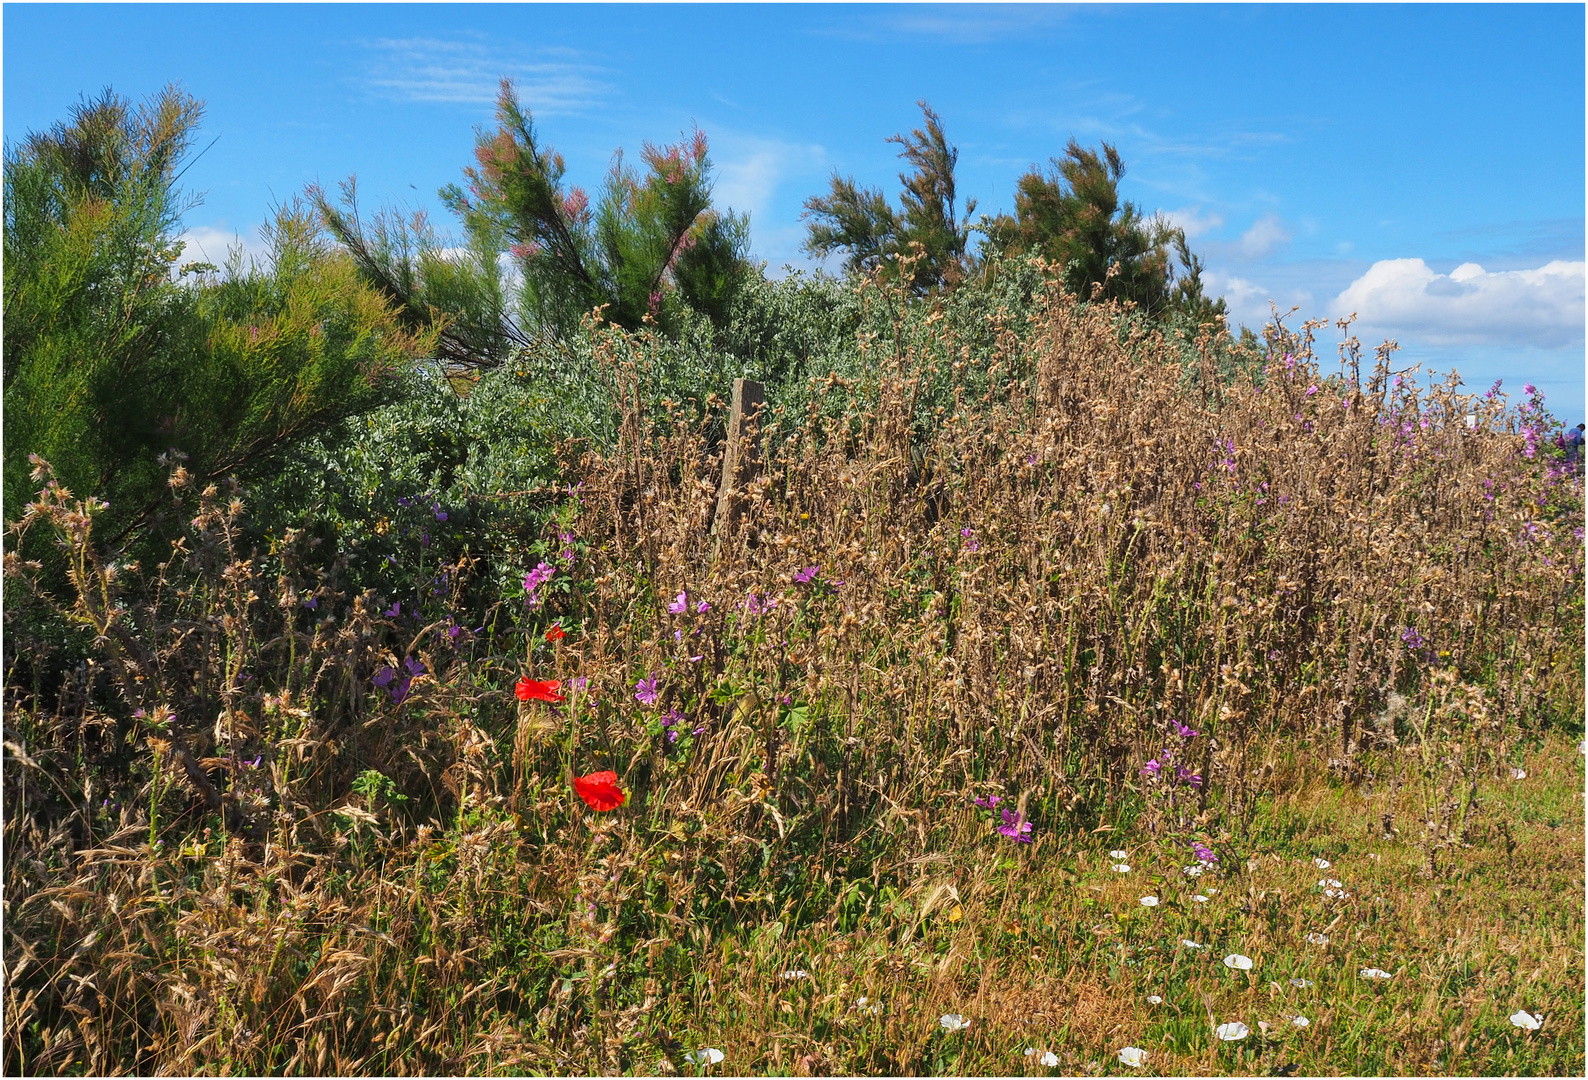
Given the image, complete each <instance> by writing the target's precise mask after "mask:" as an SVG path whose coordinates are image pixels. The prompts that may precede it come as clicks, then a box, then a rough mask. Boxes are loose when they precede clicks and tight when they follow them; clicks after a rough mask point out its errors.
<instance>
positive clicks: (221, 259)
mask: <svg viewBox="0 0 1588 1080" xmlns="http://www.w3.org/2000/svg"><path fill="white" fill-rule="evenodd" d="M177 239H179V240H181V241H182V243H183V248H182V255H181V257H180V258H178V259H177V268H178V269H180V268H181V267H182V266H183V265H184V264H186V263H193V262H207V263H213V264H214V265H215V266H216V267H218V268H220V269H223V270H224V269H225V268H226V264H227V262H228V261H229V260H230V259H231V255H232V251H233V250H234V249H236V248H241V249H242V255H243V263H244V265H245V266H246V265H247V263H248V262H249V261H250V260H253V261H255V262H259V263H264V262H265V261H266V259H268V258H269V255H270V249H269V247H267V246H266V244H265V242H264V241H263V240H262V239H260V236H259V230H258V229H257V228H252V229H249V230H248V232H247V234H246V235H244V234H243V233H242V232H240V231H239V230H237V229H233V228H229V227H228V226H227V225H226V223H225V222H224V221H221V222H217V223H216V224H214V225H196V226H194V227H193V228H191V229H188V230H187V231H186V232H184V233H183V234H182V235H181V236H180V237H178V238H177Z"/></svg>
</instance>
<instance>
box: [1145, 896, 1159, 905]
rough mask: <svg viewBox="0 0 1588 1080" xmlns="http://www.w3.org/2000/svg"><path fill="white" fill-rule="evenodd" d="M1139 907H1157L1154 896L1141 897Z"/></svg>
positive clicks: (1156, 899) (1156, 900)
mask: <svg viewBox="0 0 1588 1080" xmlns="http://www.w3.org/2000/svg"><path fill="white" fill-rule="evenodd" d="M1141 906H1142V907H1157V906H1158V898H1157V897H1156V896H1143V897H1142V898H1141Z"/></svg>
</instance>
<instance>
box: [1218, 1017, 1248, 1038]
mask: <svg viewBox="0 0 1588 1080" xmlns="http://www.w3.org/2000/svg"><path fill="white" fill-rule="evenodd" d="M1214 1033H1215V1034H1217V1035H1218V1037H1219V1038H1220V1039H1221V1040H1223V1041H1224V1042H1240V1041H1241V1040H1242V1039H1244V1038H1246V1036H1248V1035H1250V1034H1251V1033H1252V1031H1251V1029H1250V1028H1248V1027H1247V1026H1246V1025H1245V1024H1243V1023H1241V1022H1240V1021H1239V1020H1231V1021H1230V1022H1229V1023H1227V1024H1220V1025H1219V1026H1218V1027H1217V1028H1215V1029H1214Z"/></svg>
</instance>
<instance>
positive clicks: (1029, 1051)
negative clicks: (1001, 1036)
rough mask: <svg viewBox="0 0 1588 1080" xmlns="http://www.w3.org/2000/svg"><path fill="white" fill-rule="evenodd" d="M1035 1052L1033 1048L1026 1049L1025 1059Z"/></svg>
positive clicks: (1035, 1049)
mask: <svg viewBox="0 0 1588 1080" xmlns="http://www.w3.org/2000/svg"><path fill="white" fill-rule="evenodd" d="M1036 1052H1037V1048H1036V1047H1035V1046H1028V1047H1026V1057H1031V1056H1032V1055H1033V1054H1035V1053H1036Z"/></svg>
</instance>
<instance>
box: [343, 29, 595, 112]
mask: <svg viewBox="0 0 1588 1080" xmlns="http://www.w3.org/2000/svg"><path fill="white" fill-rule="evenodd" d="M366 49H367V50H368V54H369V59H368V63H367V66H366V70H365V73H364V82H365V84H366V85H367V86H369V87H370V88H371V89H373V90H375V91H376V92H377V93H380V94H383V95H385V96H387V97H390V98H395V99H396V100H399V101H428V102H443V103H446V102H451V103H458V104H471V105H472V104H482V103H489V102H491V101H494V100H495V99H496V93H497V88H498V86H499V84H500V82H501V80H502V78H503V77H504V76H505V77H507V78H510V79H512V80H513V83H514V85H515V86H516V87H517V89H518V94H519V98H520V100H522V101H523V102H524V104H526V105H527V106H529V108H530V109H531V110H533V111H534V112H536V113H538V114H556V113H572V112H580V111H582V110H584V109H588V108H591V107H593V106H595V105H598V104H601V103H602V102H604V101H605V100H606V99H608V98H610V97H611V96H613V94H614V93H615V92H616V88H615V87H614V86H613V84H612V83H610V82H607V81H606V80H605V79H603V78H602V77H601V76H602V75H603V74H605V70H604V69H603V68H602V67H600V66H599V65H598V64H596V63H594V62H593V61H592V60H591V59H590V58H589V57H588V56H587V55H586V54H584V53H580V52H578V51H576V50H572V49H557V48H539V49H534V48H530V47H528V46H523V45H519V44H516V43H513V42H504V41H497V40H487V39H485V38H484V37H483V36H481V37H478V38H475V37H464V38H450V39H448V38H377V39H375V40H373V41H370V42H367V43H366Z"/></svg>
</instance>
